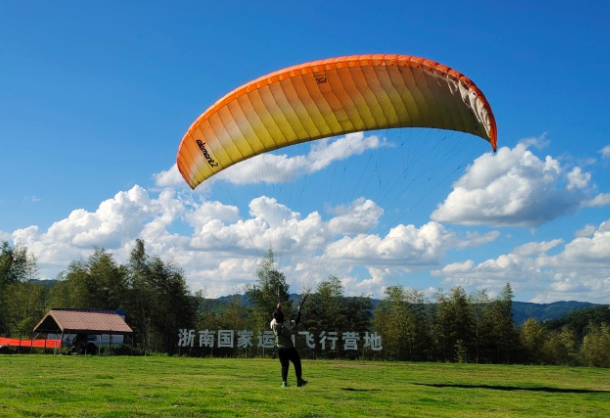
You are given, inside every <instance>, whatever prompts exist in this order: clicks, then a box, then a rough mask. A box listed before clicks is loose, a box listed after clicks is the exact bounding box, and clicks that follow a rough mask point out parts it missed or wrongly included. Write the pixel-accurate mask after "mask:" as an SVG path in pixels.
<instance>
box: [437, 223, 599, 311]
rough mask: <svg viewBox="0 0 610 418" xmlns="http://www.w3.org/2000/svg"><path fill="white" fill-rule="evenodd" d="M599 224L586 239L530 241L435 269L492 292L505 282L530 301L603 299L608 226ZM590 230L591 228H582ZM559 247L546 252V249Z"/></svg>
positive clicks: (446, 278)
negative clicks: (481, 258) (478, 259)
mask: <svg viewBox="0 0 610 418" xmlns="http://www.w3.org/2000/svg"><path fill="white" fill-rule="evenodd" d="M606 224H607V222H604V223H602V224H600V226H599V227H598V228H597V230H596V231H595V232H594V233H593V234H592V235H589V236H588V237H586V236H578V237H577V238H575V239H574V240H572V241H570V242H568V243H566V244H565V245H563V247H562V244H564V242H563V240H561V239H555V240H551V241H543V242H530V243H527V244H524V245H521V246H518V247H516V248H514V249H513V250H512V251H510V252H509V253H507V254H503V255H500V256H498V257H496V258H492V259H488V260H485V261H483V262H480V263H478V264H477V263H475V262H474V261H473V260H466V261H461V262H456V263H452V264H448V265H446V266H444V267H443V268H442V269H439V270H434V271H433V273H432V274H433V275H434V276H437V277H443V278H444V282H445V283H447V284H449V285H451V286H456V285H460V286H465V287H466V286H470V287H475V288H485V289H492V290H494V289H495V290H496V291H497V290H499V289H501V288H502V287H503V286H504V285H505V284H506V283H507V282H510V283H511V285H512V286H513V290H515V291H520V292H528V293H530V294H533V296H532V297H531V301H534V302H539V303H542V302H553V301H557V300H587V301H597V302H601V303H605V299H606V295H607V294H608V292H610V265H608V261H607V260H609V259H610V228H606V226H605V225H606ZM585 229H586V230H589V228H585ZM553 249H555V250H559V252H557V254H554V255H550V254H549V251H551V250H553Z"/></svg>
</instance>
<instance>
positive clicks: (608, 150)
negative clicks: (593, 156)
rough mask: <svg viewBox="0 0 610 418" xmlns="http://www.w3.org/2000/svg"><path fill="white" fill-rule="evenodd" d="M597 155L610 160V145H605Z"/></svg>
mask: <svg viewBox="0 0 610 418" xmlns="http://www.w3.org/2000/svg"><path fill="white" fill-rule="evenodd" d="M599 153H600V154H601V155H602V158H603V159H609V158H610V145H606V146H605V147H603V148H602V149H601V150H599Z"/></svg>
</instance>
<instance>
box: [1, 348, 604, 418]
mask: <svg viewBox="0 0 610 418" xmlns="http://www.w3.org/2000/svg"><path fill="white" fill-rule="evenodd" d="M303 369H304V377H305V378H306V379H308V380H309V384H308V385H307V386H305V387H302V388H298V387H296V386H295V385H294V383H295V378H294V371H293V370H292V368H291V370H290V379H289V384H290V385H291V386H290V387H288V388H281V387H280V383H281V379H280V377H279V372H280V365H279V362H278V361H277V360H272V359H218V358H175V357H108V356H103V357H97V356H93V357H90V356H87V357H84V356H53V355H2V356H0V416H2V417H20V416H26V417H303V418H305V417H310V418H314V417H346V418H347V417H350V418H352V417H411V416H412V417H526V416H540V417H604V418H605V417H608V416H610V369H592V368H569V367H535V366H500V365H473V364H441V363H390V362H360V361H311V360H305V361H304V362H303Z"/></svg>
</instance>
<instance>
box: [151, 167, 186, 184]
mask: <svg viewBox="0 0 610 418" xmlns="http://www.w3.org/2000/svg"><path fill="white" fill-rule="evenodd" d="M153 178H154V179H155V184H156V185H157V187H173V186H179V185H184V186H186V182H185V181H184V179H183V178H182V174H180V171H178V166H177V165H176V164H174V165H173V166H171V168H170V169H169V170H167V171H161V172H160V173H157V174H153Z"/></svg>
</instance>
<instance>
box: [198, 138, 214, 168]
mask: <svg viewBox="0 0 610 418" xmlns="http://www.w3.org/2000/svg"><path fill="white" fill-rule="evenodd" d="M197 146H199V149H200V150H201V152H202V153H203V156H204V157H205V159H206V161H207V162H208V164H209V165H210V166H212V167H218V163H217V162H216V160H214V159H213V158H212V156H211V155H210V153H209V152H208V150H207V148H206V147H205V142H203V141H202V140H201V139H198V140H197Z"/></svg>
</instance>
